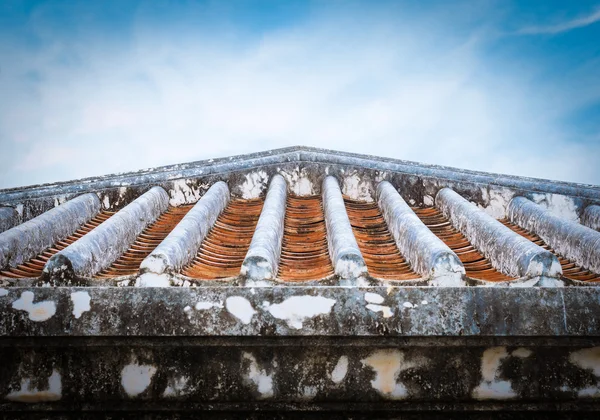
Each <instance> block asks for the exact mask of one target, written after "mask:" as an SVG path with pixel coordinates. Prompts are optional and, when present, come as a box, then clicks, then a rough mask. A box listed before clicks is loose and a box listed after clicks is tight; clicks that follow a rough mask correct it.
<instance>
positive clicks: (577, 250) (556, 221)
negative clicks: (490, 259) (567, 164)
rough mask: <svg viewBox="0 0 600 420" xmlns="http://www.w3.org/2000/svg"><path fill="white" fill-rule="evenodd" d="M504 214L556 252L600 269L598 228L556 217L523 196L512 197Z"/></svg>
mask: <svg viewBox="0 0 600 420" xmlns="http://www.w3.org/2000/svg"><path fill="white" fill-rule="evenodd" d="M508 216H509V218H510V220H511V221H512V222H514V223H516V224H517V225H519V226H521V227H522V228H524V229H527V230H528V231H530V232H533V233H535V234H537V235H538V236H539V237H540V238H542V239H543V240H544V242H546V243H547V244H548V245H550V247H552V248H553V249H554V250H555V251H556V252H558V253H559V254H561V255H563V256H564V257H566V258H568V259H570V260H573V261H575V262H576V263H577V264H578V265H581V266H582V267H583V268H586V269H588V270H591V271H593V272H595V273H600V232H597V231H595V230H593V229H591V228H589V227H586V226H583V225H580V224H579V223H577V222H573V221H570V220H564V219H561V218H559V217H556V216H554V215H552V214H550V212H548V211H547V210H545V209H544V208H543V207H541V206H539V205H537V204H535V203H532V202H531V201H529V200H528V199H526V198H524V197H515V198H513V199H512V201H511V202H510V204H509V206H508Z"/></svg>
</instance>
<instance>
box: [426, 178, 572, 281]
mask: <svg viewBox="0 0 600 420" xmlns="http://www.w3.org/2000/svg"><path fill="white" fill-rule="evenodd" d="M435 203H436V205H437V206H438V207H439V208H440V209H441V210H442V212H443V213H444V215H445V216H446V217H448V218H449V219H450V222H451V223H452V224H453V225H454V227H455V228H457V229H458V230H460V231H461V232H462V233H463V234H464V235H465V236H466V237H467V238H468V239H469V241H470V242H471V243H472V244H473V245H474V246H475V247H476V248H477V249H478V250H479V251H480V252H482V253H483V254H484V255H485V256H486V257H487V258H488V259H489V260H490V262H491V263H492V265H493V266H494V267H495V268H496V269H497V270H499V271H501V272H502V273H504V274H507V275H510V276H513V277H536V276H543V277H550V278H556V277H559V276H560V275H561V274H562V268H561V266H560V263H559V262H558V259H557V258H556V257H555V256H554V255H553V254H552V253H551V252H549V251H546V250H545V249H543V248H542V247H540V246H538V245H536V244H534V243H533V242H531V241H529V240H527V239H525V238H523V237H522V236H521V235H519V234H517V233H515V232H513V231H512V230H511V229H509V228H508V227H506V226H504V225H503V224H502V223H500V222H499V221H497V220H496V219H494V218H493V217H491V216H490V215H488V214H487V213H485V212H484V211H483V210H481V209H479V208H477V207H476V206H475V205H473V204H472V203H469V202H468V201H467V200H465V199H464V198H463V197H461V196H460V195H458V194H457V193H456V192H454V191H453V190H451V189H449V188H444V189H442V190H440V192H439V193H438V194H437V196H436V198H435Z"/></svg>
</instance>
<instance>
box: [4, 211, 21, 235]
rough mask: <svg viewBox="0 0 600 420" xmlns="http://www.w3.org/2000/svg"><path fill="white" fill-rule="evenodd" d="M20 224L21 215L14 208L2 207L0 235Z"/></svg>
mask: <svg viewBox="0 0 600 420" xmlns="http://www.w3.org/2000/svg"><path fill="white" fill-rule="evenodd" d="M18 223H19V214H18V213H17V210H15V209H14V208H12V207H0V233H2V232H4V231H6V230H8V229H10V228H12V227H14V226H16V225H17V224H18Z"/></svg>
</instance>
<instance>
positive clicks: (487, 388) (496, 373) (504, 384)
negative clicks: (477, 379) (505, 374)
mask: <svg viewBox="0 0 600 420" xmlns="http://www.w3.org/2000/svg"><path fill="white" fill-rule="evenodd" d="M507 357H509V354H508V353H507V351H506V347H491V348H489V349H487V350H485V351H484V352H483V356H482V357H481V377H482V379H481V383H480V384H479V385H478V386H477V387H476V388H475V389H473V392H472V396H473V398H475V399H476V400H507V399H511V398H515V397H516V396H517V394H516V393H515V391H514V390H513V389H512V384H511V383H510V381H505V380H502V379H500V375H501V373H500V365H501V364H502V361H503V360H504V359H506V358H507Z"/></svg>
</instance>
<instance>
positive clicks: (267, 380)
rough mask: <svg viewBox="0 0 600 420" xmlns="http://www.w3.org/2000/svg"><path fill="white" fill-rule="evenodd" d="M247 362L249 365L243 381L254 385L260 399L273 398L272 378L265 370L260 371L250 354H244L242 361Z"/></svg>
mask: <svg viewBox="0 0 600 420" xmlns="http://www.w3.org/2000/svg"><path fill="white" fill-rule="evenodd" d="M244 360H247V361H248V362H250V363H249V366H248V369H247V371H246V376H245V379H246V380H247V381H249V382H252V383H253V384H254V385H256V390H257V391H258V393H259V394H260V395H261V398H269V397H272V396H273V376H272V375H267V372H266V371H265V369H261V368H260V366H259V365H258V362H257V361H256V358H255V357H254V355H252V354H251V353H246V352H244V353H243V354H242V361H244Z"/></svg>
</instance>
